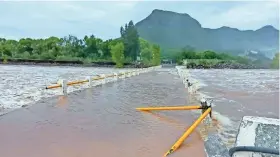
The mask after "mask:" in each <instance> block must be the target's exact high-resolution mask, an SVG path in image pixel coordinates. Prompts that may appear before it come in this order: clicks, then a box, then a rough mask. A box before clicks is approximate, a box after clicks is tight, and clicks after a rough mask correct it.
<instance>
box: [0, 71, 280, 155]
mask: <svg viewBox="0 0 280 157" xmlns="http://www.w3.org/2000/svg"><path fill="white" fill-rule="evenodd" d="M163 67H164V66H163ZM151 69H152V71H151V70H149V68H148V70H147V69H144V70H143V71H144V72H148V73H141V74H140V75H137V74H138V72H139V71H137V70H135V69H134V70H132V72H121V73H114V74H109V75H104V74H100V75H98V76H97V77H93V78H91V77H88V79H87V80H82V81H70V82H66V81H65V80H64V81H62V82H60V83H61V84H56V85H51V86H48V87H47V89H53V88H60V89H62V91H63V93H64V95H60V96H54V97H50V98H45V99H42V100H40V101H37V102H36V103H35V104H33V105H28V106H25V107H23V108H20V109H17V110H14V111H12V112H9V113H8V114H3V115H1V116H0V133H1V134H0V139H1V142H0V152H1V156H3V157H19V156H24V157H25V156H26V157H38V156H39V157H93V156H105V157H118V156H121V157H132V156H133V157H134V156H135V157H157V156H163V154H164V153H166V154H169V153H170V152H173V151H174V150H176V148H179V147H180V149H177V150H176V151H175V152H174V153H172V154H171V155H170V156H174V157H185V156H195V157H205V156H209V157H215V156H223V157H229V152H231V153H232V154H233V153H236V151H241V152H237V154H239V156H242V155H243V156H244V154H243V153H244V152H242V150H244V149H246V150H250V149H252V146H256V145H257V146H258V147H259V148H257V149H256V148H254V151H256V150H257V151H260V150H265V151H266V152H270V153H271V152H274V154H276V155H279V147H278V141H279V137H278V136H276V135H277V134H278V132H279V119H271V118H263V117H257V118H256V117H248V116H247V117H243V119H242V122H241V123H242V124H243V123H244V124H247V123H250V124H251V123H252V124H254V125H252V126H254V127H247V126H251V125H241V126H243V127H241V128H240V129H239V133H238V136H237V137H236V139H237V143H236V144H237V145H236V146H237V147H233V148H234V149H230V150H229V151H228V149H227V147H226V146H225V145H224V144H223V142H221V139H220V137H218V136H217V132H219V131H220V132H221V128H222V125H221V123H220V121H218V120H217V119H215V118H213V117H212V121H211V122H210V123H207V120H206V121H204V122H205V123H200V122H198V121H199V120H200V121H201V120H202V119H203V118H201V117H203V115H207V114H208V113H209V112H211V111H212V107H211V106H210V108H209V107H208V108H207V109H206V108H201V107H202V106H195V105H198V103H201V102H197V100H196V99H197V98H198V97H199V96H197V94H198V93H196V92H194V93H192V94H191V95H190V93H191V91H197V90H196V89H195V88H196V85H194V84H195V82H192V83H193V85H191V86H189V82H188V83H186V82H185V80H186V78H190V77H189V76H186V75H188V72H187V71H186V69H180V68H178V69H177V67H176V68H170V67H169V68H151ZM119 76H120V78H125V79H119ZM123 76H125V77H123ZM126 76H127V77H126ZM130 76H133V77H130ZM105 78H110V79H114V80H115V81H114V82H107V83H106V80H105ZM97 80H102V81H101V82H102V83H101V84H99V85H97V86H93V87H91V83H92V82H94V81H97ZM183 80H184V81H183ZM80 83H86V84H88V85H89V86H87V87H90V88H86V89H85V88H81V89H82V90H76V91H72V92H70V93H67V88H64V87H67V86H68V85H69V86H72V85H77V84H80ZM185 85H187V86H188V87H187V88H186V86H185ZM191 89H192V90H191ZM66 93H67V94H66ZM201 104H202V103H201ZM152 106H156V107H155V108H153V109H155V110H162V109H163V108H162V107H158V106H169V107H168V108H169V109H170V108H173V109H174V108H177V109H178V107H175V106H180V108H182V106H184V108H185V109H186V108H189V109H190V108H193V109H194V108H195V109H203V110H206V111H205V112H204V113H203V114H202V115H201V111H200V110H196V111H197V112H192V111H187V110H177V109H176V110H177V111H176V112H174V111H161V112H156V111H155V112H149V111H141V112H140V111H138V110H136V108H138V109H139V107H150V108H152ZM223 106H225V105H223ZM142 109H143V108H142ZM146 109H147V108H146ZM146 109H145V110H146ZM216 109H218V107H216V108H215V110H216ZM207 111H209V112H208V113H207ZM205 113H206V114H205ZM199 115H201V116H200V117H199V118H198V116H199ZM214 115H215V116H217V117H218V116H219V115H218V114H217V113H214ZM218 118H219V117H218ZM220 120H221V119H220ZM221 122H223V121H221ZM195 124H196V125H199V127H198V128H197V129H195V127H193V126H194V125H195ZM191 128H192V129H191ZM260 129H261V130H264V131H258V130H260ZM189 130H194V131H193V132H192V131H189ZM224 132H225V131H224ZM224 132H221V133H220V135H221V134H222V133H224ZM248 132H250V137H247V133H248ZM268 132H269V133H268ZM183 133H184V134H183ZM182 134H183V136H182ZM189 135H190V136H189ZM274 135H275V136H274ZM183 137H187V138H186V140H185V141H184V139H185V138H183ZM263 139H270V140H263ZM248 142H249V143H248ZM174 143H175V144H174ZM178 143H180V144H179V145H178ZM181 143H183V144H182V145H181ZM173 144H174V145H173ZM244 145H246V146H249V147H246V148H244ZM268 145H269V148H272V147H273V148H274V149H269V150H268V149H267V148H266V147H267V146H268ZM171 146H172V147H171ZM231 150H232V151H231ZM234 151H235V152H234ZM276 151H278V152H276ZM240 154H241V155H240ZM251 154H252V153H251ZM273 157H274V156H273Z"/></svg>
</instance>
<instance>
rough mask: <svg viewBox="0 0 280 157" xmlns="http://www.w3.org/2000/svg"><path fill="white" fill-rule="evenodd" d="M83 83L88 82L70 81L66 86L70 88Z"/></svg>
mask: <svg viewBox="0 0 280 157" xmlns="http://www.w3.org/2000/svg"><path fill="white" fill-rule="evenodd" d="M85 82H88V80H82V81H72V82H68V83H67V85H68V86H71V85H75V84H81V83H85Z"/></svg>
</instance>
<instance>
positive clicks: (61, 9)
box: [0, 0, 279, 39]
mask: <svg viewBox="0 0 280 157" xmlns="http://www.w3.org/2000/svg"><path fill="white" fill-rule="evenodd" d="M153 9H163V10H169V11H175V12H179V13H187V14H189V15H190V16H192V17H193V18H195V19H197V20H198V21H199V22H200V23H201V24H202V27H207V28H218V27H221V26H229V27H235V28H238V29H241V30H244V29H253V30H256V29H259V28H260V27H262V26H265V25H272V26H274V27H275V28H277V29H278V27H279V2H278V1H277V0H276V1H243V2H241V1H240V2H238V1H223V2H221V1H216V2H213V1H212V2H211V1H204V2H202V1H200V2H199V1H195V2H194V1H193V2H191V1H176V2H175V1H153V2H151V1H147V0H146V1H107V2H101V1H83V2H81V1H79V2H78V1H60V2H56V1H44V2H43V1H24V2H23V1H0V20H1V22H0V37H5V38H13V39H19V38H22V37H32V38H46V37H49V36H58V37H63V36H66V35H68V34H72V35H75V36H78V37H83V36H84V35H90V34H94V35H96V36H98V37H100V38H102V39H108V38H115V37H118V36H119V34H120V33H119V28H120V26H121V25H124V23H127V22H128V21H129V20H133V21H134V22H135V23H136V22H138V21H140V20H142V19H143V18H145V17H147V16H148V15H149V14H150V13H151V12H152V10H153Z"/></svg>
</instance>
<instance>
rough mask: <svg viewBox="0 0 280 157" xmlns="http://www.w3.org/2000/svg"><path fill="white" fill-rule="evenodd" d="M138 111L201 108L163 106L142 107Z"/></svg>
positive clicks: (192, 107) (195, 107) (198, 107)
mask: <svg viewBox="0 0 280 157" xmlns="http://www.w3.org/2000/svg"><path fill="white" fill-rule="evenodd" d="M136 109H137V110H140V111H161V110H195V109H202V108H201V106H163V107H143V108H136Z"/></svg>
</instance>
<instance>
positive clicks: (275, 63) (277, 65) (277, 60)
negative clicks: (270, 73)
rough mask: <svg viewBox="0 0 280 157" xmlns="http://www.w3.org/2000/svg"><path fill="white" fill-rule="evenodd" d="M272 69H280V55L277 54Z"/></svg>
mask: <svg viewBox="0 0 280 157" xmlns="http://www.w3.org/2000/svg"><path fill="white" fill-rule="evenodd" d="M271 68H275V69H279V53H276V54H275V56H274V58H273V60H272V63H271Z"/></svg>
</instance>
